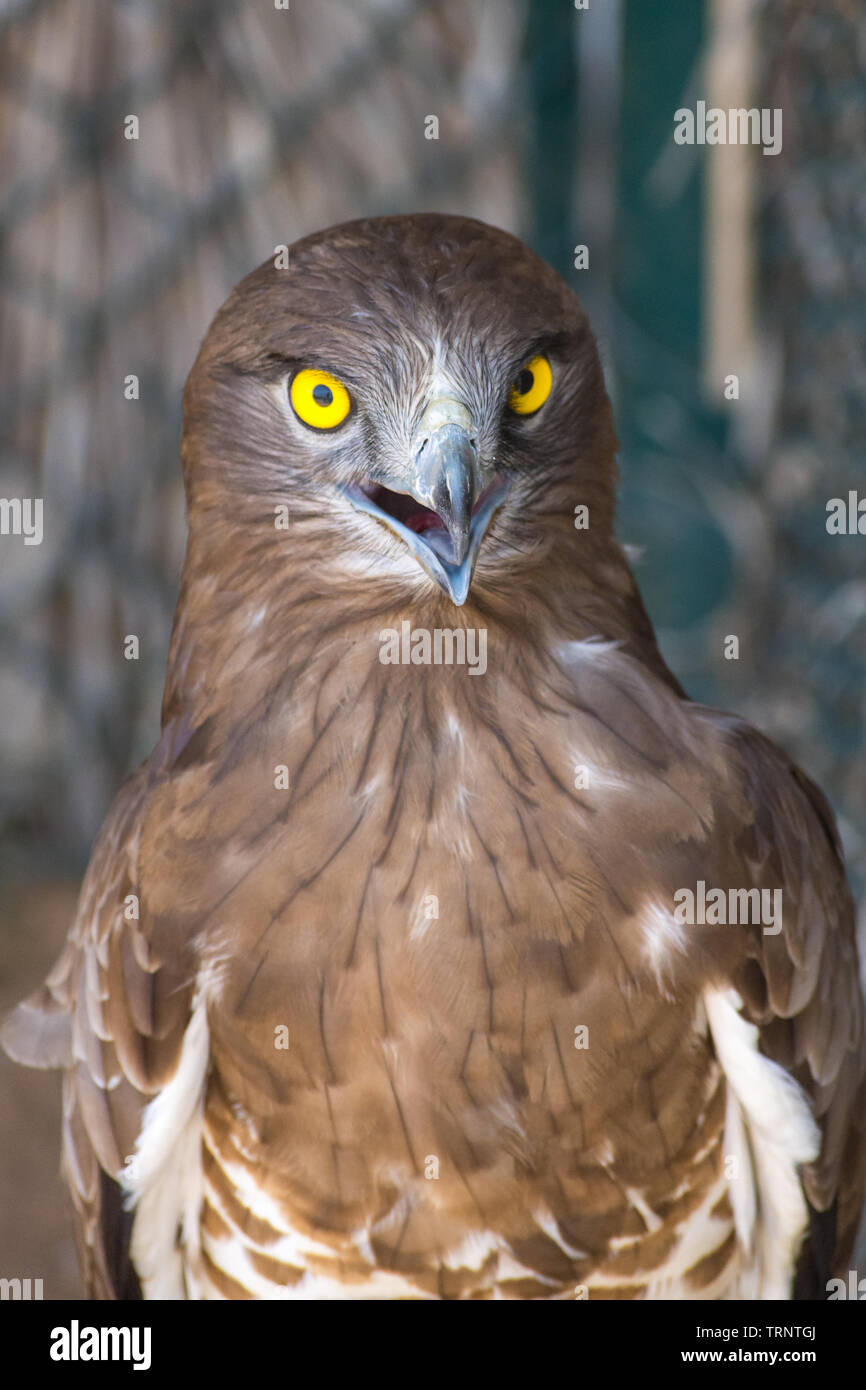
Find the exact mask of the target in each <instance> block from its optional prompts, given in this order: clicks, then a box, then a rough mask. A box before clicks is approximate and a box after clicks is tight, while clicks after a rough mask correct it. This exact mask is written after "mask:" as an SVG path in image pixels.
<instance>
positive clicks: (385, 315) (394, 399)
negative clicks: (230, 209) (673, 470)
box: [184, 214, 615, 605]
mask: <svg viewBox="0 0 866 1390" xmlns="http://www.w3.org/2000/svg"><path fill="white" fill-rule="evenodd" d="M614 450H615V440H614V436H613V429H612V425H611V418H610V409H609V405H608V401H607V396H606V394H605V389H604V383H603V378H602V372H601V367H600V364H599V360H598V355H597V352H596V348H595V342H594V339H593V335H592V332H591V329H590V327H589V324H588V321H587V319H586V316H585V314H584V312H583V310H582V308H581V305H580V303H579V301H578V299H577V296H576V295H575V294H574V293H573V292H572V291H571V290H570V289H569V287H568V286H567V285H566V284H565V282H564V281H563V280H562V279H560V277H559V276H558V275H557V274H556V273H555V272H554V271H553V270H552V269H551V267H550V266H548V265H546V264H545V263H544V262H543V261H541V260H540V259H539V258H538V257H537V256H536V255H534V253H533V252H532V251H530V250H529V249H528V248H527V247H526V246H524V245H523V244H522V243H521V242H520V241H518V240H517V239H516V238H514V237H513V236H511V235H509V234H508V233H506V232H503V231H500V230H497V229H495V228H492V227H489V226H486V225H484V224H483V223H480V222H477V221H474V220H471V219H467V218H462V217H451V216H440V215H434V214H421V215H417V216H409V217H386V218H375V219H368V220H363V221H358V222H352V223H348V224H346V225H344V226H340V227H335V228H331V229H329V230H327V231H324V232H319V233H317V234H315V235H313V236H310V237H306V238H304V239H303V240H302V241H299V242H297V243H295V244H294V245H293V246H291V247H290V248H288V253H287V254H285V253H283V254H282V256H281V255H280V254H279V253H278V254H277V255H276V256H275V257H274V259H273V260H271V261H268V262H266V263H265V264H264V265H263V266H261V267H259V269H258V270H256V271H254V272H253V273H252V274H251V275H250V276H248V277H247V278H246V279H245V280H243V281H242V282H241V284H240V285H239V286H238V287H237V288H236V289H235V290H234V292H233V293H232V295H231V296H230V297H229V299H228V300H227V302H226V304H225V305H224V306H223V308H222V309H221V310H220V312H219V313H218V314H217V316H216V319H215V320H214V323H213V325H212V327H211V329H210V332H209V333H208V335H207V337H206V339H205V342H204V344H203V346H202V349H201V352H200V354H199V357H198V359H197V362H196V365H195V367H194V369H193V371H192V373H191V375H190V379H189V382H188V385H187V391H186V396H185V436H184V463H185V476H186V483H187V493H188V502H189V518H190V528H191V535H192V536H193V538H195V536H196V533H199V534H201V533H202V532H203V531H206V530H207V529H208V528H210V530H211V532H213V531H214V521H215V517H217V518H221V519H222V523H223V526H225V525H226V524H231V525H232V527H233V528H234V530H235V533H236V532H237V529H238V527H239V525H240V524H241V523H243V522H245V521H246V522H249V523H250V525H254V524H255V523H258V530H257V532H256V535H257V536H258V544H259V546H260V550H259V555H260V559H263V558H264V557H263V556H262V552H261V547H264V546H270V547H271V548H272V549H275V548H276V547H283V548H284V549H285V548H286V547H288V548H289V549H290V550H291V551H292V553H293V555H294V557H295V570H296V573H297V571H298V570H299V569H300V570H301V571H303V572H305V573H306V576H307V582H308V583H309V584H310V585H311V586H312V587H314V588H316V589H317V590H318V592H321V591H322V589H323V588H325V587H327V586H329V585H331V586H333V585H336V584H338V583H340V582H342V583H343V584H344V585H345V584H346V583H350V584H351V585H352V586H354V587H355V588H357V587H358V586H359V585H364V586H369V585H376V584H379V585H381V584H385V585H386V586H388V587H389V588H390V589H391V590H395V589H396V591H397V592H399V593H401V594H405V592H406V591H407V589H408V591H409V593H410V594H418V593H421V592H423V591H425V590H426V591H428V592H429V591H430V590H431V586H432V588H433V591H434V592H436V591H440V592H441V594H443V595H445V596H446V597H447V599H449V600H450V601H451V602H452V603H454V604H457V605H463V604H464V603H466V601H467V599H468V598H469V595H470V590H471V589H472V588H473V587H475V588H477V587H478V586H482V587H483V586H484V585H485V584H486V585H491V584H492V585H494V586H499V589H500V591H502V590H503V589H508V588H517V587H519V585H520V584H521V582H522V580H523V579H525V576H526V574H527V573H528V571H529V570H530V569H535V570H536V571H538V570H539V568H540V567H543V566H544V565H545V564H546V563H549V562H550V561H551V560H552V558H553V557H554V552H555V551H556V548H557V546H560V547H562V545H563V544H566V543H567V545H568V546H569V547H570V549H571V551H572V552H573V549H574V537H575V532H574V512H575V508H576V507H577V506H578V505H584V506H587V507H588V508H589V510H590V514H591V525H592V527H593V528H595V532H596V535H605V534H608V533H609V532H610V528H611V524H612V512H613V486H614V461H613V456H614ZM281 505H283V507H284V509H285V516H286V525H285V526H284V527H283V528H280V527H279V526H274V525H273V524H272V518H273V517H274V516H277V515H279V508H280V506H281ZM262 523H264V526H263V525H262ZM268 526H270V530H271V532H272V533H273V534H271V535H270V536H266V535H265V531H266V529H267V528H268ZM217 529H219V528H218V527H217ZM305 555H306V556H307V559H306V560H305V559H304V556H305ZM266 563H267V562H266Z"/></svg>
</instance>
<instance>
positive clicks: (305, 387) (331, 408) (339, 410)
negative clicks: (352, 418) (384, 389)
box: [289, 367, 352, 430]
mask: <svg viewBox="0 0 866 1390" xmlns="http://www.w3.org/2000/svg"><path fill="white" fill-rule="evenodd" d="M289 399H290V401H291V402H292V409H293V410H294V412H295V414H296V415H297V417H298V419H299V420H303V422H304V424H305V425H312V426H313V429H316V430H333V429H336V427H337V425H342V423H343V421H344V420H345V418H346V416H347V415H348V413H349V411H350V410H351V408H352V399H351V397H350V395H349V393H348V391H347V390H346V388H345V386H344V385H343V383H342V382H340V381H338V380H337V378H336V377H335V376H331V374H330V372H320V371H317V370H315V369H314V368H310V367H308V368H306V369H305V370H304V371H302V372H298V373H297V374H296V375H295V376H293V377H292V384H291V387H290V388H289Z"/></svg>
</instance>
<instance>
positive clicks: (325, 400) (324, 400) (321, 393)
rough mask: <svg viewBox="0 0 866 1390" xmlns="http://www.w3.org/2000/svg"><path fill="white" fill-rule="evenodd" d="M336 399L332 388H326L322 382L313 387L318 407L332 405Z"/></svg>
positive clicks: (314, 398)
mask: <svg viewBox="0 0 866 1390" xmlns="http://www.w3.org/2000/svg"><path fill="white" fill-rule="evenodd" d="M333 399H334V393H333V391H332V390H331V388H330V386H324V385H323V384H322V383H321V382H320V383H319V385H318V386H314V387H313V400H314V401H315V402H316V405H330V404H331V401H332V400H333Z"/></svg>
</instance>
